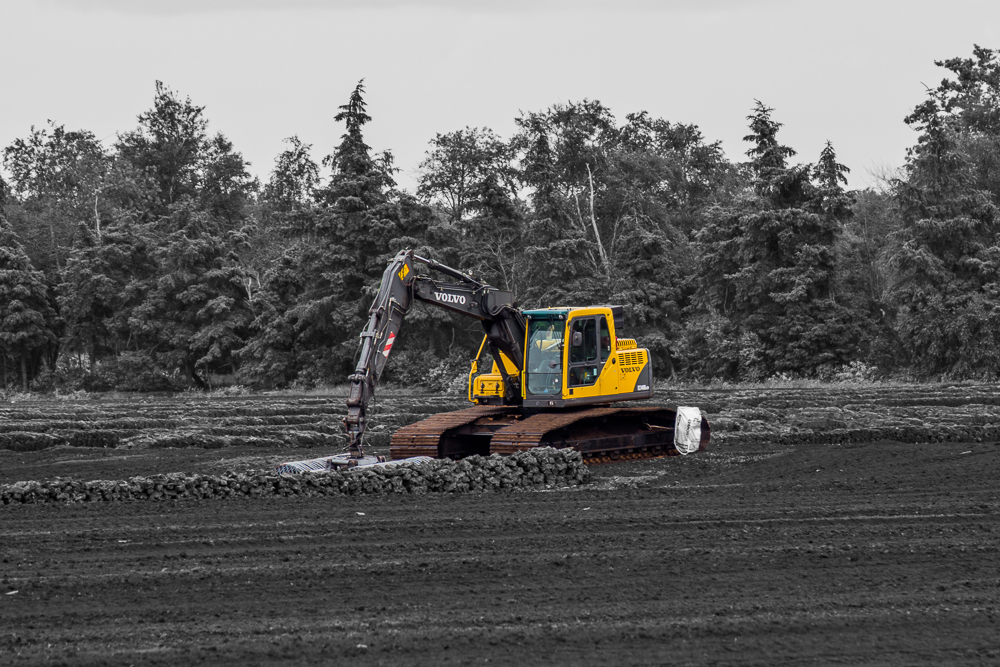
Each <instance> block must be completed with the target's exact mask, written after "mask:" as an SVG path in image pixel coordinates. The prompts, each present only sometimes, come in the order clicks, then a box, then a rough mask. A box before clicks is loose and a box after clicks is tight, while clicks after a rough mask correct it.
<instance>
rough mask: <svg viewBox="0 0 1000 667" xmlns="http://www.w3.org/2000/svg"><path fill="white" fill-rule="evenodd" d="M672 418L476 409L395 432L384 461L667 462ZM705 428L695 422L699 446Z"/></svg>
mask: <svg viewBox="0 0 1000 667" xmlns="http://www.w3.org/2000/svg"><path fill="white" fill-rule="evenodd" d="M675 418H676V412H675V411H674V410H671V409H669V408H651V407H641V408H614V407H597V408H587V409H581V410H572V411H566V412H526V411H523V410H521V409H519V408H512V407H507V408H502V407H489V406H477V407H475V408H469V409H467V410H460V411H458V412H447V413H443V414H440V415H435V416H433V417H430V418H428V419H425V420H423V421H420V422H417V423H415V424H411V425H409V426H406V427H404V428H402V429H400V430H398V431H397V432H396V433H395V434H394V435H393V437H392V441H391V444H390V456H391V458H393V459H397V458H405V457H407V456H435V457H438V458H461V457H463V456H469V455H471V454H481V455H487V454H505V455H506V454H513V453H514V452H518V451H523V450H526V449H531V448H533V447H555V448H565V447H572V448H573V449H576V450H577V451H579V452H580V453H581V454H583V457H584V460H586V461H587V462H588V463H611V462H615V461H629V460H637V459H647V458H657V457H660V456H672V455H676V454H677V453H678V452H677V450H676V449H675V448H674V420H675ZM709 439H710V426H709V424H708V421H707V420H706V419H704V418H702V420H701V445H700V447H699V451H702V450H704V449H706V448H707V447H708V442H709Z"/></svg>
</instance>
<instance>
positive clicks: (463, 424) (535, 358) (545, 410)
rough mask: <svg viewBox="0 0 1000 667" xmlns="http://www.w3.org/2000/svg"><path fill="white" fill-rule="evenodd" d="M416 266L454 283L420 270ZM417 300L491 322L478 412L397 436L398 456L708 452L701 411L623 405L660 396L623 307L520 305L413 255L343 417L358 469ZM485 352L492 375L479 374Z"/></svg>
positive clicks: (386, 304)
mask: <svg viewBox="0 0 1000 667" xmlns="http://www.w3.org/2000/svg"><path fill="white" fill-rule="evenodd" d="M415 263H420V264H424V265H426V266H427V267H429V268H430V269H432V270H434V271H436V272H438V273H441V274H443V275H444V276H447V278H449V280H445V281H442V280H435V279H432V278H430V277H428V276H425V275H418V274H417V272H416V271H414V265H415ZM415 300H416V301H423V302H425V303H428V304H432V305H434V306H439V307H441V308H445V309H447V310H450V311H452V312H456V313H460V314H462V315H465V316H468V317H472V318H475V319H478V320H479V321H480V322H481V323H482V325H483V329H484V333H485V335H484V336H483V342H482V345H480V348H479V353H478V354H477V358H476V360H474V361H473V362H472V369H471V371H470V373H469V389H468V397H469V400H470V401H471V402H472V403H475V404H476V405H475V407H471V408H468V409H465V410H458V411H455V412H446V413H441V414H437V415H434V416H432V417H430V418H428V419H424V420H423V421H420V422H417V423H414V424H410V425H409V426H405V427H403V428H401V429H399V430H398V431H396V432H395V433H394V434H393V436H392V439H391V441H390V449H389V452H390V458H391V459H394V460H396V459H407V458H412V457H418V456H428V457H433V458H461V457H464V456H469V455H472V454H481V455H489V454H496V453H499V454H512V453H514V452H516V451H519V450H524V449H529V448H531V447H539V446H549V447H557V448H559V447H572V448H574V449H576V450H578V451H580V452H581V453H582V454H583V456H584V459H585V460H586V461H588V462H592V463H597V462H610V461H616V460H630V459H640V458H652V457H658V456H666V455H675V454H688V453H692V452H694V451H699V450H704V449H705V448H706V447H707V446H708V442H709V437H710V427H709V424H708V421H707V420H705V419H704V418H703V417H702V416H701V413H700V411H698V409H697V408H684V407H679V408H677V409H676V410H675V409H670V408H659V407H637V406H625V405H618V406H616V405H614V404H616V403H620V402H622V401H635V400H641V399H649V398H652V396H653V372H652V367H651V365H650V360H649V352H648V350H646V349H643V348H640V347H638V346H637V345H636V342H635V340H633V339H630V338H623V337H620V332H621V328H622V323H623V322H622V320H623V309H622V307H621V306H590V307H571V306H565V307H552V308H541V309H536V310H521V309H520V308H518V306H517V304H516V302H515V301H514V295H513V294H512V293H511V292H509V291H506V290H500V289H497V288H495V287H492V286H490V285H487V284H486V283H484V282H482V281H479V280H477V279H476V278H474V277H472V276H470V275H468V274H466V273H463V272H461V271H458V270H456V269H453V268H450V267H448V266H445V265H443V264H440V263H439V262H436V261H434V260H431V259H426V258H423V257H419V256H417V255H415V254H414V253H413V251H411V250H404V251H401V252H399V253H398V254H397V255H396V256H395V257H394V258H393V259H392V261H390V262H389V265H388V267H387V268H386V270H385V273H384V274H383V276H382V283H381V285H380V286H379V292H378V295H377V296H376V298H375V301H374V303H373V304H372V307H371V309H370V311H369V320H368V324H367V326H366V327H365V329H364V331H362V332H361V340H362V343H361V354H360V358H359V360H358V364H357V367H356V369H355V371H354V373H353V374H352V375H351V376H350V383H351V387H350V394H349V396H348V399H347V408H348V413H347V417H346V418H345V419H344V427H345V430H346V431H347V433H348V435H349V438H350V454H349V456H347V457H345V460H349V461H350V463H349V464H350V465H365V464H367V463H371V462H372V461H369V459H372V460H374V458H373V457H370V456H365V453H364V444H363V443H364V435H365V431H366V428H367V411H368V406H369V403H370V402H371V399H372V397H373V396H374V393H375V387H376V385H377V383H378V379H379V377H380V375H381V373H382V370H383V368H384V367H385V363H386V361H387V359H388V358H389V354H390V352H391V350H392V347H393V345H394V343H395V340H396V337H397V335H398V334H399V330H400V327H401V326H402V324H403V320H404V318H405V316H406V313H407V312H408V311H409V309H410V307H411V306H412V304H413V302H414V301H415ZM486 350H488V351H489V353H490V355H491V356H492V358H493V365H492V368H491V369H490V371H489V372H488V373H483V374H479V375H477V373H478V372H479V360H480V358H481V357H482V355H483V352H484V351H486Z"/></svg>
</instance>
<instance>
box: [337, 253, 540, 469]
mask: <svg viewBox="0 0 1000 667" xmlns="http://www.w3.org/2000/svg"><path fill="white" fill-rule="evenodd" d="M415 263H420V264H424V265H426V266H427V267H429V268H431V269H433V270H435V271H438V272H439V273H443V274H444V275H446V276H448V277H450V278H452V279H454V281H452V282H442V281H437V280H432V279H431V278H429V277H427V276H422V275H417V273H416V271H415V270H414V265H415ZM414 300H417V301H424V302H426V303H429V304H433V305H435V306H438V307H440V308H444V309H445V310H449V311H452V312H455V313H459V314H460V315H465V316H467V317H472V318H474V319H477V320H479V321H480V322H481V323H482V325H483V329H484V330H485V332H486V337H487V341H488V343H489V347H490V351H491V353H492V354H493V355H494V358H500V357H499V355H500V353H503V354H504V355H505V356H506V357H507V358H508V359H510V360H511V361H513V362H514V363H515V365H516V366H517V370H518V371H520V369H521V363H522V360H523V359H524V352H523V349H522V346H523V341H524V316H523V315H522V314H521V312H520V311H519V310H518V309H517V304H516V303H515V302H514V295H513V294H512V293H511V292H508V291H505V290H500V289H497V288H495V287H492V286H490V285H487V284H486V283H483V282H481V281H479V280H476V279H475V278H473V277H472V276H470V275H468V274H466V273H463V272H461V271H459V270H457V269H453V268H451V267H449V266H446V265H444V264H441V263H440V262H436V261H434V260H431V259H426V258H423V257H420V256H418V255H415V254H414V253H413V251H411V250H402V251H400V252H399V253H398V254H397V255H396V256H395V257H394V258H393V259H392V261H390V262H389V265H388V266H387V267H386V269H385V272H384V273H383V274H382V283H381V284H380V285H379V291H378V295H377V296H376V297H375V301H374V302H372V306H371V308H370V309H369V311H368V324H367V325H366V326H365V329H364V331H362V332H361V354H360V356H359V358H358V364H357V367H356V368H355V369H354V373H352V374H351V375H350V377H349V380H350V383H351V384H350V386H351V388H350V393H349V394H348V398H347V417H346V418H345V419H344V427H345V429H346V430H347V433H348V436H349V437H350V447H351V456H354V457H361V456H363V455H364V448H363V444H362V443H363V436H364V433H365V430H366V428H367V419H366V417H367V411H368V405H369V403H370V402H371V399H372V397H373V396H374V393H375V386H376V384H377V383H378V380H379V377H381V375H382V371H383V369H384V368H385V364H386V361H387V360H388V358H389V353H390V352H391V351H392V347H393V345H394V343H395V340H396V336H397V335H398V334H399V330H400V327H402V325H403V320H404V319H405V317H406V314H407V312H408V311H409V310H410V307H411V306H412V304H413V301H414ZM504 382H505V383H506V384H507V385H508V391H507V395H508V396H511V397H515V396H519V395H520V384H519V383H520V379H519V375H514V374H510V373H506V372H504Z"/></svg>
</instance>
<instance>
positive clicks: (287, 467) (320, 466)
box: [275, 454, 433, 475]
mask: <svg viewBox="0 0 1000 667" xmlns="http://www.w3.org/2000/svg"><path fill="white" fill-rule="evenodd" d="M431 460H433V459H431V457H429V456H414V457H411V458H407V459H399V460H395V461H386V459H385V457H384V456H363V457H361V458H357V457H352V456H351V455H350V454H337V455H336V456H324V457H323V458H319V459H309V460H308V461H289V462H287V463H282V464H281V465H279V466H278V467H277V468H275V472H276V473H278V474H279V475H280V474H282V473H303V472H328V471H331V470H340V469H342V468H389V467H393V466H398V465H401V464H403V463H425V462H427V461H431Z"/></svg>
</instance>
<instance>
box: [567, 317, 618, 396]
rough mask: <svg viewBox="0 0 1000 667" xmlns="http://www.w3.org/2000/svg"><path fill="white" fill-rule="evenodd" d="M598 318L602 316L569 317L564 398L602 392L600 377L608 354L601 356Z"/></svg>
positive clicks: (598, 394) (600, 393)
mask: <svg viewBox="0 0 1000 667" xmlns="http://www.w3.org/2000/svg"><path fill="white" fill-rule="evenodd" d="M599 319H603V318H602V317H598V316H591V317H577V318H574V319H571V320H570V321H569V324H568V327H567V329H568V335H569V345H568V346H567V348H566V349H567V359H566V393H565V394H564V395H563V398H566V399H574V398H589V397H593V396H601V395H602V392H601V383H600V378H601V371H602V370H604V366H605V362H606V361H607V356H605V357H604V358H603V359H602V355H601V346H600V336H599V331H600V323H599V322H598V320H599ZM605 322H606V320H605ZM605 326H606V325H605Z"/></svg>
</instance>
